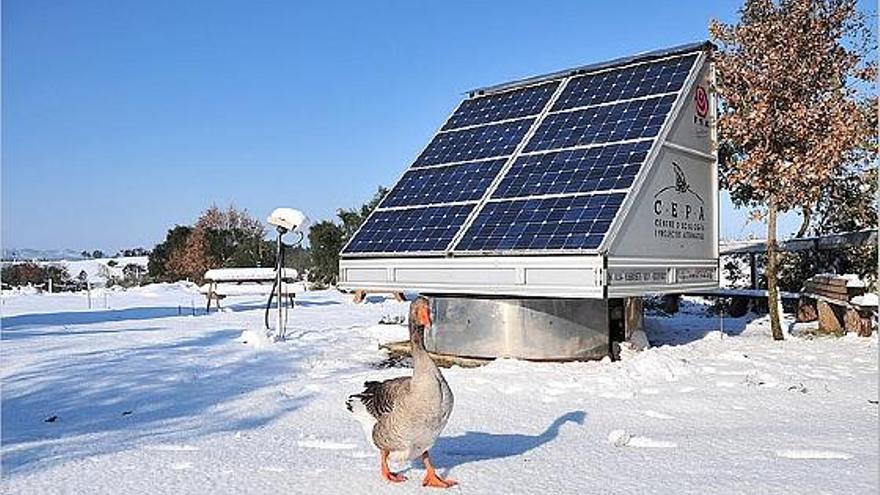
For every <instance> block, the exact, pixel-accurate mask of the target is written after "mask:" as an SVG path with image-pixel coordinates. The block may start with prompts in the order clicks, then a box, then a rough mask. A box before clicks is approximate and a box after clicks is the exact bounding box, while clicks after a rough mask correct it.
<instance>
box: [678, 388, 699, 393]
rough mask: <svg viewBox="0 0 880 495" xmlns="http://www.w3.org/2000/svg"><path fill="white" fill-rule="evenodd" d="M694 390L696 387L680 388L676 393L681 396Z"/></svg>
mask: <svg viewBox="0 0 880 495" xmlns="http://www.w3.org/2000/svg"><path fill="white" fill-rule="evenodd" d="M696 389H697V387H681V388H680V389H678V392H679V393H682V394H689V393H691V392H693V391H694V390H696Z"/></svg>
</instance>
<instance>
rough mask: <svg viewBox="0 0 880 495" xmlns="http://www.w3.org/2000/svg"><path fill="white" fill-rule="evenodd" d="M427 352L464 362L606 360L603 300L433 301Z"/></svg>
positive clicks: (605, 306)
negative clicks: (467, 358)
mask: <svg viewBox="0 0 880 495" xmlns="http://www.w3.org/2000/svg"><path fill="white" fill-rule="evenodd" d="M430 300H431V307H432V313H433V317H434V324H433V326H432V327H431V329H430V330H429V331H428V332H426V335H425V347H426V348H427V349H428V351H430V352H434V353H438V354H448V355H454V356H462V357H475V358H497V357H511V358H519V359H534V360H554V361H555V360H563V361H564V360H574V359H600V358H602V357H604V356H606V355H608V349H609V331H608V304H607V301H606V300H604V299H538V298H486V297H480V298H475V297H461V296H455V297H452V296H431V297H430Z"/></svg>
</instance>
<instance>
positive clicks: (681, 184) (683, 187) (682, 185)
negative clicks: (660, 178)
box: [654, 162, 705, 204]
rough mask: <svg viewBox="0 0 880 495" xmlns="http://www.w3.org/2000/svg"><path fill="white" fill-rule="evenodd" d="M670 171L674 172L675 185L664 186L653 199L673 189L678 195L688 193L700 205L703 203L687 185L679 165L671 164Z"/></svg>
mask: <svg viewBox="0 0 880 495" xmlns="http://www.w3.org/2000/svg"><path fill="white" fill-rule="evenodd" d="M672 169H673V171H674V172H675V185H672V186H666V187H664V188H663V189H660V190H659V191H657V193H656V194H654V198H657V197H658V196H660V195H661V194H663V193H665V192H666V191H668V190H670V189H675V192H677V193H678V194H688V193H690V194H693V195H694V197H696V198H697V199H698V200H699V201H700V203H701V204H703V203H705V202H704V201H703V198H702V197H701V196H700V195H699V194H697V192H696V191H694V190H693V189H692V188H691V185H690V184H688V181H687V176H686V175H685V174H684V170H682V169H681V166H679V164H677V163H675V162H672Z"/></svg>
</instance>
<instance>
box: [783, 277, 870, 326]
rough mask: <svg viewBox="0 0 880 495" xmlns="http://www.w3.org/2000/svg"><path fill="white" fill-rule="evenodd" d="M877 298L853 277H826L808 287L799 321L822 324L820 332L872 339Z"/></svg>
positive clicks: (811, 281) (806, 283) (814, 280)
mask: <svg viewBox="0 0 880 495" xmlns="http://www.w3.org/2000/svg"><path fill="white" fill-rule="evenodd" d="M876 313H877V297H876V295H873V294H868V293H867V287H865V284H864V282H862V281H861V280H859V279H858V277H856V276H853V275H832V274H822V275H815V276H813V277H811V278H810V279H809V280H807V281H806V282H805V283H804V289H803V291H802V293H801V298H800V299H799V300H798V309H797V315H796V318H797V321H798V322H809V321H816V320H818V321H819V331H820V332H823V333H833V334H838V335H842V334H844V333H846V332H854V333H856V334H858V335H859V336H861V337H869V336H870V335H871V334H872V333H873V331H874V317H875V315H876Z"/></svg>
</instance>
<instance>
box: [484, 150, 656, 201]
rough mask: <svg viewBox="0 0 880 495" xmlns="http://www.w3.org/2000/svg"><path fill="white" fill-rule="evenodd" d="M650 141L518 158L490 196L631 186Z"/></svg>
mask: <svg viewBox="0 0 880 495" xmlns="http://www.w3.org/2000/svg"><path fill="white" fill-rule="evenodd" d="M653 142H654V141H653V140H646V141H637V142H634V143H622V144H609V145H606V146H597V147H593V148H580V149H575V150H567V151H551V152H549V153H541V154H535V155H525V156H521V157H519V158H518V159H517V160H516V161H515V162H514V164H513V166H512V167H511V168H510V170H508V171H507V173H506V174H504V178H503V179H502V180H501V183H499V184H498V188H497V189H495V192H494V193H493V194H492V197H493V198H515V197H523V196H537V195H541V194H564V193H584V192H592V191H606V190H609V189H626V188H628V187H629V186H631V185H632V182H633V180H634V179H635V177H636V175H637V174H638V173H639V169H640V168H641V166H642V163H643V162H644V161H645V158H646V157H647V156H648V151H650V149H651V145H652V144H653Z"/></svg>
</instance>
